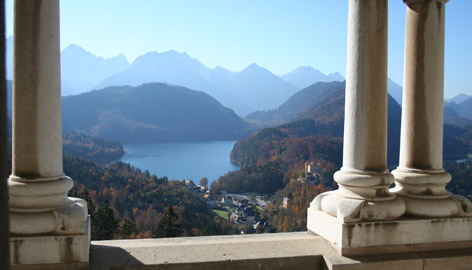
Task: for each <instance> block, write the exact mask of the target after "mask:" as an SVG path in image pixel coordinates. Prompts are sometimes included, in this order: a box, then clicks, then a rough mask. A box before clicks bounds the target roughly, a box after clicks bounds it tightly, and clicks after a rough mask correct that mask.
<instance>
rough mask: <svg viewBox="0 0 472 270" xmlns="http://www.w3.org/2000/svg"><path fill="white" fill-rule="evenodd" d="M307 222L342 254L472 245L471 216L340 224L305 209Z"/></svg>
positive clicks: (313, 230) (326, 215)
mask: <svg viewBox="0 0 472 270" xmlns="http://www.w3.org/2000/svg"><path fill="white" fill-rule="evenodd" d="M307 223H308V224H307V227H308V229H309V230H310V231H312V232H314V233H315V234H318V235H320V236H322V237H324V238H326V239H327V240H329V241H330V242H331V243H332V244H333V246H334V247H335V248H336V249H337V250H338V251H339V252H340V254H342V255H365V254H377V253H378V254H388V253H400V252H412V251H432V250H448V249H463V248H472V218H443V219H406V218H405V219H400V220H394V221H383V222H358V223H342V222H341V221H340V220H339V219H337V218H336V217H333V216H330V215H328V214H326V213H324V212H322V211H319V210H314V209H308V222H307Z"/></svg>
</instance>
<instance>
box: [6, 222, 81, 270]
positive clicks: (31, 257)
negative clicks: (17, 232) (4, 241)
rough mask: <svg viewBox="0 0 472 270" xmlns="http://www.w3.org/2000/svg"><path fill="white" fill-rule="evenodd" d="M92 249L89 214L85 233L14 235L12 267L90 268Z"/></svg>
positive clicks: (11, 242)
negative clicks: (90, 251)
mask: <svg viewBox="0 0 472 270" xmlns="http://www.w3.org/2000/svg"><path fill="white" fill-rule="evenodd" d="M89 250H90V217H88V218H87V223H86V234H75V235H44V236H11V237H10V260H11V269H12V270H23V269H67V270H69V269H71V270H72V269H74V270H82V269H88V265H89Z"/></svg>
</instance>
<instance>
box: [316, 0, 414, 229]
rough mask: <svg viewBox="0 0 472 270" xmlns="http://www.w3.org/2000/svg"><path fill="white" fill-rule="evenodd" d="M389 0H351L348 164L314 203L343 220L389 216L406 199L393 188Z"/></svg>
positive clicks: (345, 158) (345, 157) (346, 126)
mask: <svg viewBox="0 0 472 270" xmlns="http://www.w3.org/2000/svg"><path fill="white" fill-rule="evenodd" d="M387 13H388V1H387V0H350V1H349V20H348V52H347V72H346V106H345V120H344V151H343V167H342V168H341V170H340V171H338V172H336V173H335V175H334V179H335V180H336V182H337V183H338V184H339V189H338V190H336V191H334V192H332V193H324V194H321V195H320V196H318V197H317V198H315V200H314V202H313V203H312V204H314V205H313V206H314V207H315V208H320V209H322V210H323V211H325V212H327V213H329V214H331V215H334V216H337V217H338V218H339V219H342V220H343V221H344V222H357V221H362V220H390V219H395V218H397V217H399V216H401V215H403V213H404V210H405V206H404V203H403V202H402V201H401V200H399V199H397V198H396V196H395V195H394V194H391V193H390V192H389V191H388V188H389V186H390V184H392V183H393V181H394V178H393V175H391V174H390V173H389V172H388V170H387V35H388V14H387Z"/></svg>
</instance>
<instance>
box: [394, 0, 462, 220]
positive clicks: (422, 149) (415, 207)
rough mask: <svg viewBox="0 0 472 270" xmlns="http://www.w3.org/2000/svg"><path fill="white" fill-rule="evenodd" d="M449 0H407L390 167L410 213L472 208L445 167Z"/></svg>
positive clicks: (455, 212) (441, 213)
mask: <svg viewBox="0 0 472 270" xmlns="http://www.w3.org/2000/svg"><path fill="white" fill-rule="evenodd" d="M447 1H448V0H406V1H404V2H405V4H406V5H407V15H406V40H405V43H406V44H405V75H404V88H403V89H404V91H403V92H404V93H403V104H402V107H403V108H402V126H401V144H400V164H399V167H398V168H397V169H396V170H395V171H393V172H392V173H393V174H394V176H395V179H396V187H395V188H394V189H393V190H392V191H393V192H395V193H396V194H397V195H398V196H400V197H401V198H402V199H403V200H404V201H405V203H406V214H407V215H410V216H417V217H450V216H454V215H467V213H466V212H465V211H469V212H470V210H463V209H467V208H468V207H469V208H470V202H468V201H467V200H466V199H465V198H460V197H451V194H450V193H449V192H448V191H446V184H447V183H448V182H449V181H450V180H451V175H450V174H449V173H447V172H445V171H444V169H443V167H442V158H443V156H442V151H443V149H442V147H443V102H444V22H445V18H444V17H445V4H446V2H447ZM468 205H469V206H468ZM464 207H465V208H464ZM469 214H470V213H469Z"/></svg>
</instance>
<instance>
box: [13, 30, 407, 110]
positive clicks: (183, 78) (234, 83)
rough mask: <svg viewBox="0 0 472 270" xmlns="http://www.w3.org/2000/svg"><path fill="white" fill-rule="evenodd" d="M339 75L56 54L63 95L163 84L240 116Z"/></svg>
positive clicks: (182, 56) (176, 58) (184, 59)
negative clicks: (181, 88) (214, 101)
mask: <svg viewBox="0 0 472 270" xmlns="http://www.w3.org/2000/svg"><path fill="white" fill-rule="evenodd" d="M6 45H7V57H6V58H7V78H8V79H11V77H12V63H13V60H12V59H13V54H12V51H13V50H12V48H13V37H12V36H10V37H9V38H8V39H7V44H6ZM343 80H344V78H343V77H342V75H341V74H339V73H338V72H335V73H331V74H329V75H325V74H323V73H322V72H320V71H319V70H316V69H314V68H312V67H307V66H303V67H299V68H296V69H295V70H293V71H292V72H289V73H287V74H284V75H281V76H277V75H275V74H274V73H272V72H270V71H269V70H267V69H265V68H263V67H261V66H258V65H257V64H255V63H253V64H251V65H249V66H248V67H246V68H245V69H243V70H241V71H239V72H233V71H229V70H227V69H225V68H223V67H219V66H218V67H215V68H213V69H211V68H208V67H206V66H205V65H203V64H202V63H200V62H199V61H198V60H197V59H195V58H192V57H191V56H190V55H188V54H187V53H186V52H182V53H179V52H176V51H168V52H163V53H158V52H148V53H146V54H143V55H141V56H139V57H138V58H136V59H135V60H134V61H133V62H132V63H129V62H128V60H127V59H126V57H125V56H123V55H121V54H120V55H118V56H115V57H112V58H103V57H98V56H95V55H94V54H92V53H90V52H88V51H86V50H84V49H83V48H81V47H80V46H77V45H70V46H68V47H67V48H65V49H64V50H63V51H62V53H61V85H62V95H63V96H68V95H76V94H81V93H84V92H88V91H90V90H92V89H102V88H105V87H108V86H124V85H129V86H139V85H141V84H143V83H148V82H164V83H167V84H173V85H180V86H184V87H187V88H190V89H194V90H199V91H203V92H205V93H207V94H209V95H210V96H212V97H214V98H216V99H217V100H218V101H219V102H220V103H222V104H223V105H224V106H226V107H228V108H231V109H233V110H234V111H235V112H236V113H237V114H238V115H240V116H244V115H247V114H249V113H252V112H255V111H265V110H271V109H275V108H277V107H278V106H279V105H281V104H282V103H283V102H285V101H286V100H287V99H288V98H289V97H290V96H292V95H293V94H294V93H296V92H297V91H299V90H300V89H303V88H305V87H308V86H310V85H312V84H315V83H317V82H330V81H343ZM388 87H389V93H390V94H391V95H392V96H393V97H394V98H395V99H396V100H397V101H398V102H399V103H401V87H400V86H399V85H397V84H395V83H394V82H393V81H391V80H389V85H388Z"/></svg>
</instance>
